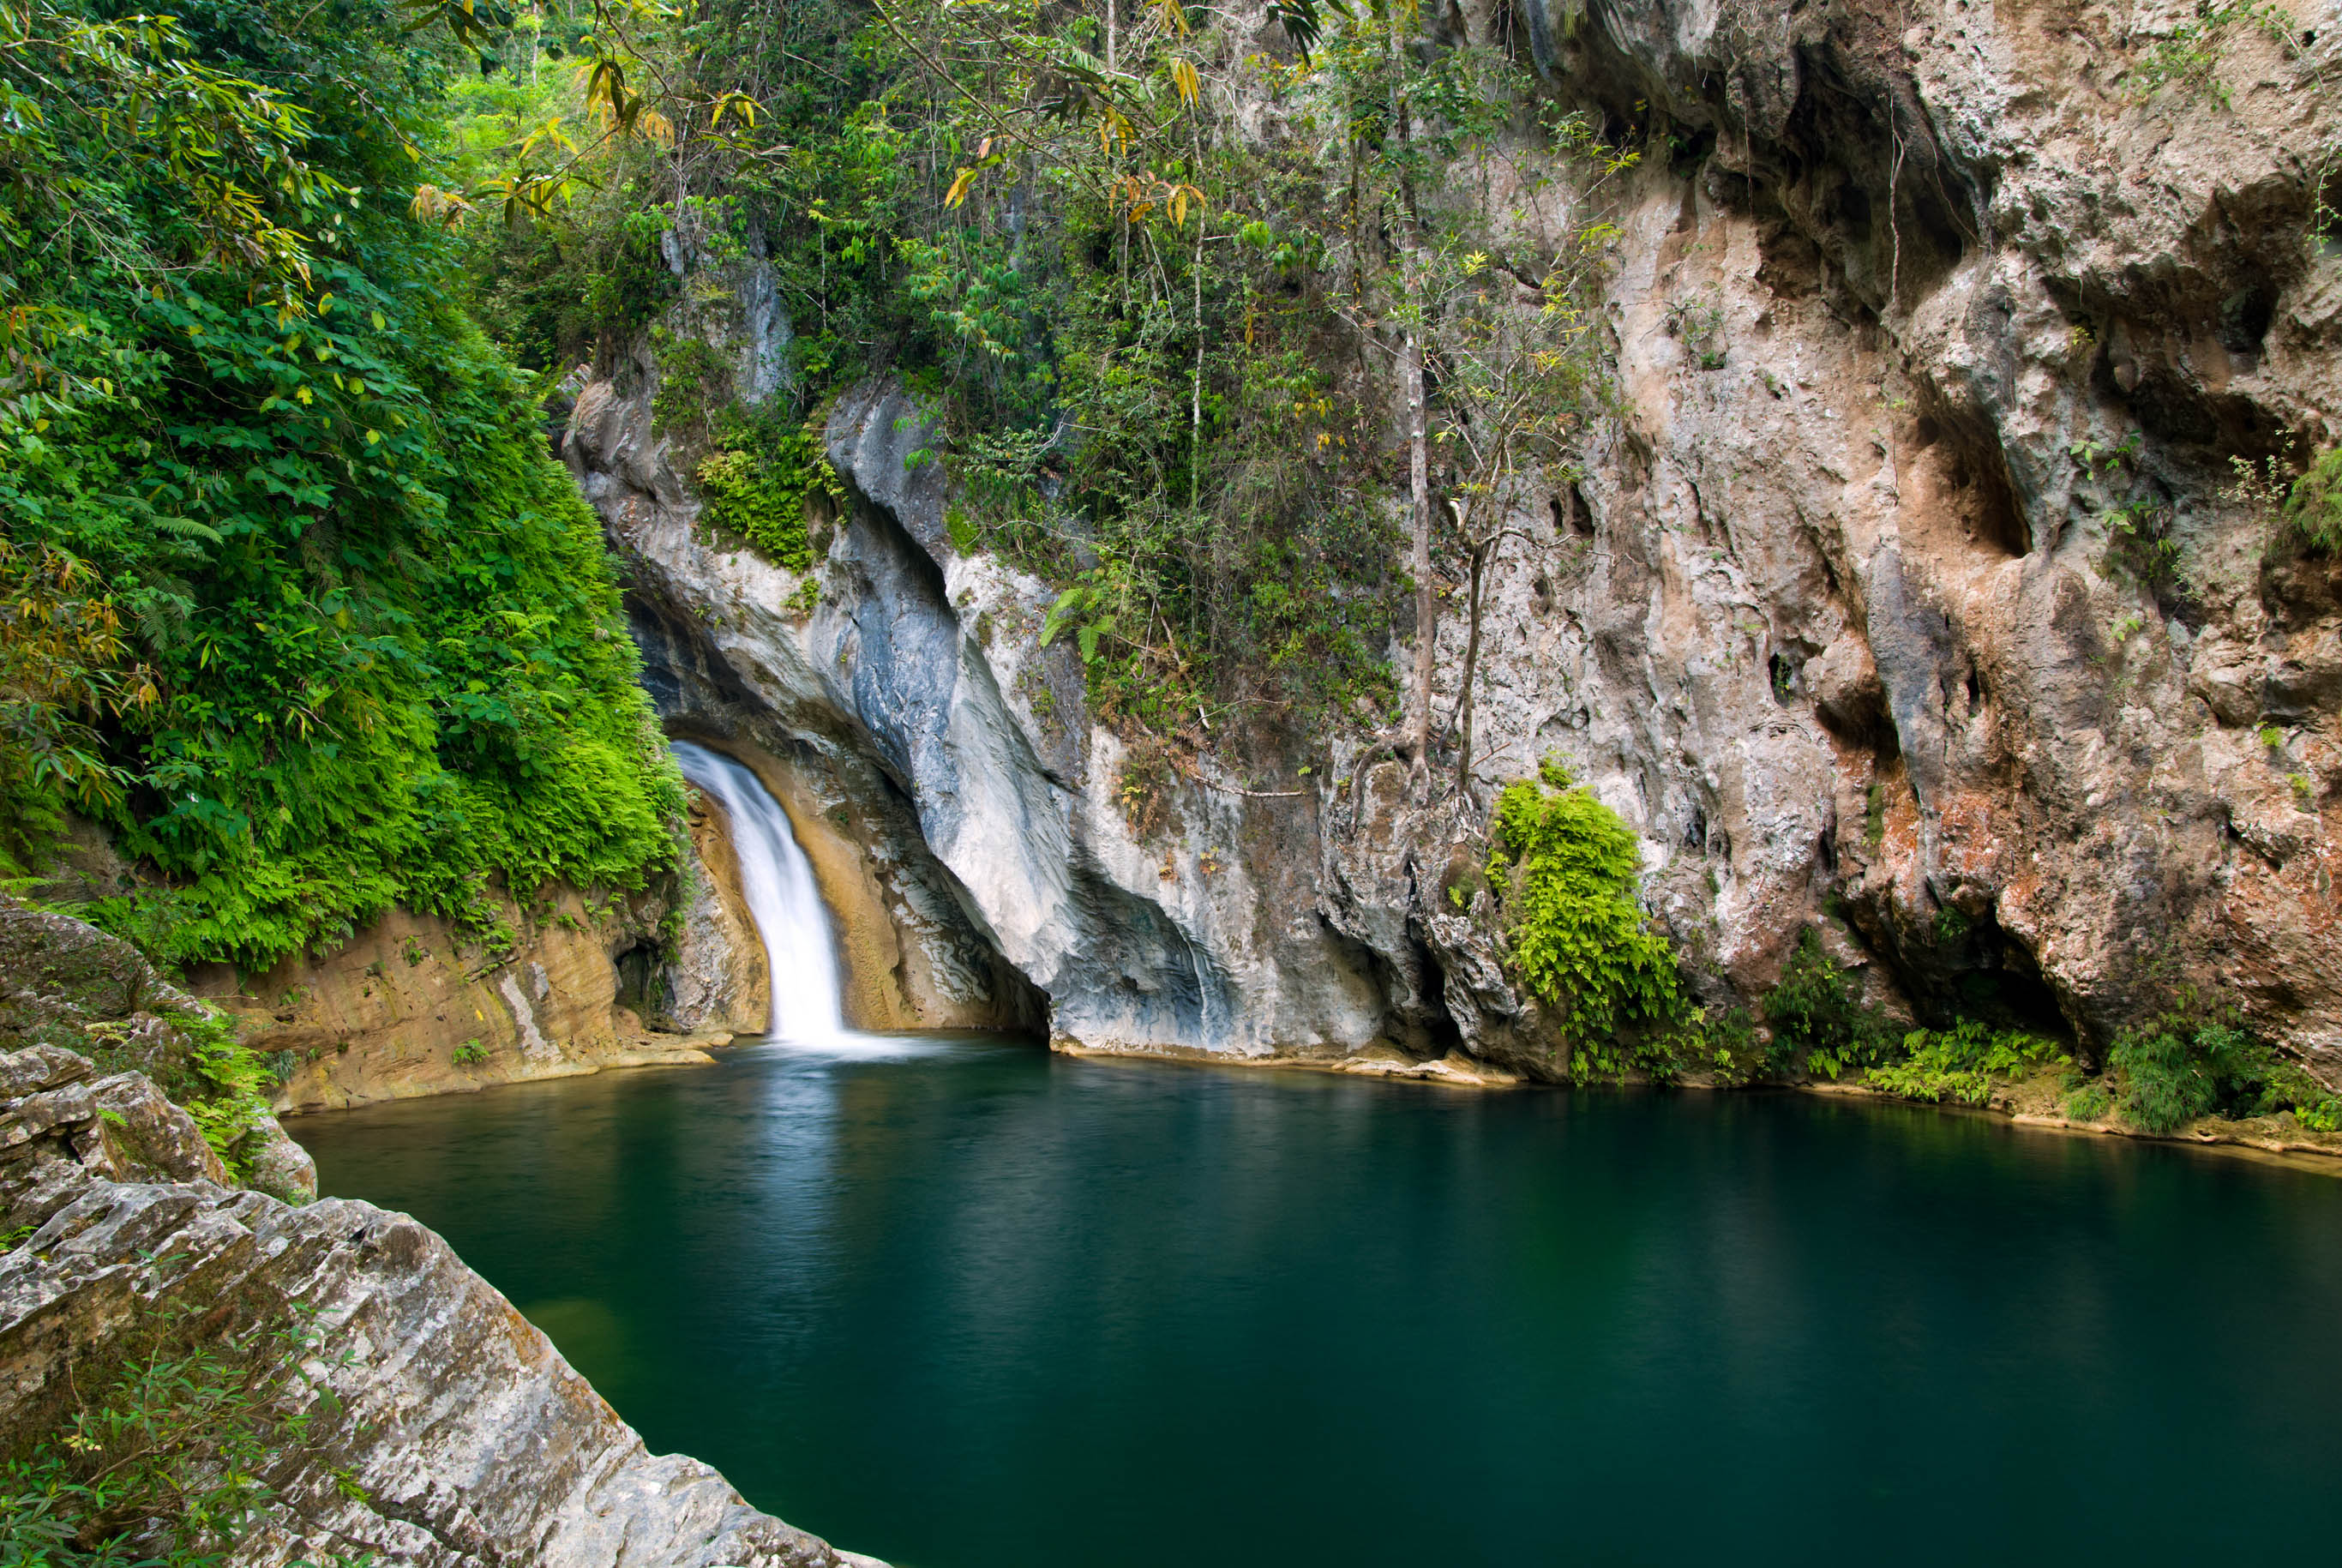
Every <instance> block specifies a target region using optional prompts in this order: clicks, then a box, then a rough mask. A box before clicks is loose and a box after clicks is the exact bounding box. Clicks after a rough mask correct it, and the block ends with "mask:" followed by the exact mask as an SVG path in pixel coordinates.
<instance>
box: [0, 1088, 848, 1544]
mask: <svg viewBox="0 0 2342 1568" xmlns="http://www.w3.org/2000/svg"><path fill="white" fill-rule="evenodd" d="M92 1071H93V1069H92V1068H91V1066H90V1064H89V1063H88V1062H87V1061H85V1059H84V1058H82V1057H81V1056H79V1055H76V1054H73V1053H71V1052H68V1051H65V1050H63V1049H60V1048H58V1047H55V1046H48V1045H35V1046H31V1047H27V1048H25V1049H22V1050H18V1051H15V1052H12V1053H9V1054H0V1233H5V1234H7V1235H8V1236H10V1237H12V1238H20V1239H18V1240H17V1242H16V1244H15V1246H14V1247H13V1249H12V1250H10V1251H8V1252H7V1253H5V1255H0V1369H5V1371H0V1443H5V1444H6V1446H7V1447H8V1448H9V1450H10V1451H11V1452H19V1453H21V1452H25V1451H26V1450H27V1449H29V1448H30V1446H31V1445H32V1444H33V1443H35V1442H39V1441H42V1440H44V1439H45V1440H47V1441H49V1442H51V1443H55V1441H56V1434H57V1433H58V1432H59V1430H60V1429H61V1423H62V1422H63V1421H64V1420H65V1419H66V1418H67V1417H69V1416H70V1415H71V1414H72V1413H73V1412H74V1410H75V1408H76V1407H77V1405H78V1404H80V1403H82V1402H87V1401H102V1400H103V1399H104V1398H105V1392H106V1391H105V1385H104V1373H105V1369H106V1368H108V1367H109V1366H112V1365H115V1364H117V1358H118V1357H119V1356H120V1355H121V1354H122V1353H125V1352H127V1351H129V1350H131V1349H132V1348H133V1347H134V1346H135V1348H136V1349H137V1350H138V1351H140V1352H142V1353H145V1352H148V1351H150V1350H151V1349H152V1348H153V1346H154V1345H155V1343H157V1335H163V1336H165V1337H166V1338H169V1339H171V1342H172V1343H179V1342H181V1341H184V1343H186V1344H187V1345H189V1346H191V1347H197V1346H201V1347H209V1348H210V1350H211V1352H212V1353H213V1354H214V1355H215V1356H216V1357H221V1358H225V1360H226V1361H227V1362H228V1363H231V1364H236V1365H239V1371H238V1372H237V1373H236V1378H237V1382H238V1384H239V1385H240V1386H243V1387H245V1388H248V1389H252V1388H256V1389H259V1390H262V1391H264V1392H265V1393H267V1395H268V1398H269V1401H270V1408H271V1413H272V1414H273V1415H274V1416H275V1418H276V1419H278V1420H279V1421H280V1422H281V1421H282V1420H283V1419H285V1418H287V1417H294V1416H298V1417H303V1418H305V1422H306V1424H305V1425H304V1426H303V1427H302V1428H301V1429H300V1436H299V1441H298V1442H297V1443H287V1444H284V1445H281V1446H271V1447H270V1448H269V1450H268V1452H267V1453H266V1454H265V1458H263V1459H262V1460H261V1462H260V1463H259V1464H258V1466H257V1469H256V1473H257V1475H258V1478H259V1480H260V1481H261V1482H262V1483H265V1485H266V1487H267V1488H268V1489H269V1492H270V1493H271V1494H272V1501H271V1502H270V1503H269V1505H268V1506H267V1507H266V1508H265V1509H264V1510H263V1512H262V1515H261V1517H260V1519H259V1520H258V1522H257V1523H255V1526H254V1527H253V1528H251V1529H250V1530H248V1531H247V1532H246V1533H244V1534H243V1536H242V1538H241V1539H240V1540H237V1541H236V1542H235V1543H234V1544H233V1545H232V1547H231V1549H230V1550H229V1551H228V1552H227V1554H226V1557H225V1561H227V1562H229V1563H235V1564H239V1565H250V1568H276V1565H278V1564H285V1563H293V1562H296V1561H301V1560H304V1559H306V1560H308V1561H313V1562H329V1561H333V1560H335V1557H336V1556H337V1555H339V1554H345V1553H354V1552H355V1553H367V1552H370V1553H375V1555H376V1558H377V1560H379V1561H382V1562H390V1563H415V1564H423V1565H429V1568H470V1565H475V1564H478V1565H485V1564H491V1563H536V1564H544V1565H546V1568H696V1565H699V1564H717V1563H722V1564H736V1565H741V1568H750V1565H754V1568H782V1565H784V1564H786V1568H848V1565H857V1564H859V1565H867V1564H868V1563H869V1562H870V1560H869V1559H866V1558H860V1557H856V1556H854V1555H852V1554H851V1553H839V1552H836V1551H833V1550H832V1549H831V1548H830V1547H828V1546H827V1545H826V1544H825V1543H822V1542H820V1541H818V1540H816V1539H815V1538H814V1537H812V1536H810V1535H807V1534H806V1533H803V1532H802V1531H797V1530H793V1529H791V1528H790V1527H789V1526H788V1525H786V1524H784V1523H781V1522H780V1521H779V1520H777V1519H774V1518H771V1517H769V1516H767V1515H765V1514H762V1513H757V1512H756V1510H755V1509H753V1508H750V1507H749V1506H748V1505H747V1503H745V1502H744V1501H743V1500H742V1499H741V1497H740V1495H739V1493H736V1492H735V1491H734V1490H733V1489H732V1488H731V1487H730V1486H729V1485H727V1484H726V1483H725V1481H724V1479H723V1477H721V1476H720V1475H718V1474H716V1473H715V1472H714V1471H713V1470H711V1469H709V1468H708V1467H707V1466H706V1465H705V1464H702V1463H698V1462H697V1461H696V1460H691V1459H686V1458H681V1457H678V1456H673V1455H667V1456H659V1455H653V1454H651V1453H647V1452H646V1450H645V1449H644V1447H643V1443H642V1440H641V1439H640V1438H639V1437H637V1436H636V1435H635V1433H634V1432H633V1431H632V1430H631V1429H630V1428H628V1427H627V1426H626V1423H624V1422H622V1421H620V1420H619V1419H618V1417H617V1415H616V1413H614V1412H613V1411H612V1410H611V1409H610V1407H609V1406H608V1405H607V1404H606V1403H604V1402H603V1401H602V1400H601V1398H600V1397H599V1396H598V1395H596V1393H594V1391H593V1389H592V1388H591V1387H589V1386H588V1385H587V1384H586V1381H585V1379H583V1378H581V1377H579V1376H578V1375H577V1373H575V1372H574V1371H572V1370H571V1368H570V1366H569V1364H568V1363H566V1362H565V1361H564V1360H563V1359H562V1358H561V1355H560V1353H558V1352H556V1351H555V1349H554V1348H553V1346H552V1344H551V1343H550V1342H549V1341H547V1340H546V1339H545V1335H544V1334H542V1333H539V1332H538V1331H537V1330H536V1329H535V1328H534V1327H533V1326H531V1325H530V1324H529V1323H528V1322H527V1321H526V1320H525V1319H524V1318H523V1317H522V1316H521V1315H520V1314H519V1313H517V1312H515V1310H514V1309H513V1306H512V1304H511V1303H509V1302H507V1301H505V1299H504V1297H502V1296H501V1295H499V1294H497V1293H496V1292H495V1290H494V1289H492V1288H491V1287H490V1286H489V1285H488V1284H487V1283H486V1282H485V1281H484V1280H482V1279H481V1278H480V1277H479V1276H478V1275H477V1274H475V1273H472V1272H471V1271H470V1270H469V1269H467V1268H465V1266H464V1265H463V1263H461V1262H460V1261H459V1260H458V1259H457V1258H456V1257H455V1254H454V1253H452V1252H450V1251H449V1250H448V1248H447V1244H446V1243H445V1242H443V1241H441V1240H440V1239H439V1238H438V1237H437V1236H435V1235H434V1234H433V1233H431V1232H429V1231H427V1230H425V1228H424V1227H422V1226H421V1225H418V1224H416V1223H415V1222H414V1221H413V1220H410V1219H408V1218H406V1217H405V1215H403V1214H394V1213H385V1212H383V1211H382V1210H380V1209H376V1208H375V1207H373V1206H372V1205H370V1204H366V1203H350V1202H346V1201H344V1200H341V1199H327V1200H325V1201H323V1202H320V1203H311V1204H309V1205H307V1206H306V1207H299V1208H296V1207H294V1206H292V1205H290V1204H288V1203H283V1202H281V1201H279V1200H278V1199H275V1198H273V1197H270V1196H267V1195H266V1194H265V1193H256V1192H245V1191H238V1190H235V1189H234V1188H232V1187H229V1186H227V1185H225V1184H224V1183H225V1172H224V1170H223V1169H222V1168H221V1166H220V1164H219V1162H218V1160H217V1159H216V1158H215V1156H213V1155H212V1154H211V1152H210V1150H209V1149H208V1148H207V1147H205V1144H204V1142H203V1139H202V1137H201V1135H200V1134H198V1133H197V1132H196V1130H195V1124H194V1123H193V1122H192V1121H191V1120H190V1119H189V1118H188V1116H187V1114H186V1113H185V1112H184V1111H182V1110H180V1109H179V1108H178V1107H176V1106H175V1105H173V1104H170V1103H169V1102H168V1101H167V1100H165V1099H164V1097H163V1096H162V1094H160V1092H159V1091H157V1090H156V1089H155V1085H154V1084H152V1083H150V1082H148V1081H147V1080H146V1079H145V1077H143V1076H142V1075H139V1074H118V1075H115V1076H113V1077H108V1078H104V1079H99V1080H97V1081H95V1082H92V1081H91V1074H92ZM288 1354H293V1355H297V1356H299V1357H300V1358H301V1360H300V1364H299V1365H298V1366H297V1368H296V1367H295V1366H293V1365H291V1364H267V1363H265V1358H270V1357H277V1358H282V1357H284V1356H286V1355H288ZM255 1358H261V1360H262V1364H256V1365H255V1366H253V1367H252V1369H251V1371H250V1372H249V1373H245V1372H244V1371H243V1370H241V1363H245V1362H247V1361H252V1360H254V1359H255ZM194 1431H195V1435H194V1437H193V1438H192V1439H187V1438H185V1434H184V1433H183V1441H192V1442H194V1443H196V1444H197V1445H198V1447H200V1444H201V1443H203V1442H204V1441H205V1437H204V1428H203V1426H202V1424H201V1423H196V1425H195V1429H194ZM190 1457H199V1455H196V1454H194V1453H191V1454H190Z"/></svg>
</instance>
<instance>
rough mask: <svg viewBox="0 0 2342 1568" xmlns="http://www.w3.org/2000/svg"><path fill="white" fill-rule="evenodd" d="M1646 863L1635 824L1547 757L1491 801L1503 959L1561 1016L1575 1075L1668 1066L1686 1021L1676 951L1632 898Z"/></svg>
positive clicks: (1491, 877)
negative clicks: (1505, 943)
mask: <svg viewBox="0 0 2342 1568" xmlns="http://www.w3.org/2000/svg"><path fill="white" fill-rule="evenodd" d="M1641 868H1642V857H1641V854H1640V853H1639V849H1638V846H1637V844H1636V838H1635V834H1634V832H1633V830H1632V829H1630V828H1628V827H1627V825H1626V823H1624V822H1623V821H1621V820H1620V819H1619V816H1618V814H1617V813H1616V812H1614V811H1612V810H1611V809H1610V808H1609V807H1608V806H1606V805H1604V804H1602V803H1601V802H1600V801H1598V800H1596V799H1595V798H1594V796H1593V794H1591V793H1589V792H1588V791H1587V790H1586V788H1585V787H1584V786H1583V785H1581V784H1575V783H1574V782H1573V781H1572V779H1571V777H1570V775H1569V772H1568V770H1567V769H1566V768H1565V767H1564V766H1562V764H1560V763H1558V762H1556V761H1555V760H1554V759H1552V758H1547V759H1546V762H1545V763H1544V764H1542V766H1540V768H1539V769H1538V778H1537V780H1536V781H1534V782H1533V781H1529V780H1522V781H1520V782H1518V783H1516V784H1508V785H1506V788H1505V791H1504V793H1503V794H1501V795H1499V796H1498V797H1497V799H1496V835H1495V844H1494V846H1493V847H1492V849H1491V851H1490V854H1489V856H1488V865H1487V875H1488V884H1489V886H1490V888H1491V889H1493V890H1494V891H1495V893H1496V896H1497V898H1498V899H1499V900H1501V901H1502V904H1503V906H1504V908H1505V912H1506V923H1507V926H1508V935H1509V938H1510V951H1509V954H1508V956H1509V957H1510V959H1511V962H1512V966H1513V969H1514V971H1515V973H1516V974H1518V975H1519V976H1520V978H1521V981H1522V983H1523V984H1525V985H1526V986H1527V988H1528V990H1529V992H1530V993H1531V994H1533V995H1535V996H1536V999H1537V1000H1538V1001H1539V1002H1541V1003H1543V1004H1546V1006H1547V1007H1550V1008H1552V1009H1554V1010H1555V1011H1556V1013H1558V1014H1560V1015H1561V1016H1562V1018H1563V1020H1564V1022H1565V1026H1566V1030H1567V1033H1568V1035H1569V1039H1570V1043H1571V1059H1570V1070H1571V1074H1572V1075H1573V1076H1574V1077H1576V1078H1578V1079H1579V1080H1581V1081H1584V1080H1589V1079H1598V1078H1613V1079H1615V1078H1620V1077H1623V1076H1625V1074H1626V1073H1627V1071H1629V1070H1630V1069H1633V1068H1642V1069H1644V1070H1646V1071H1652V1070H1654V1069H1656V1070H1657V1071H1656V1075H1659V1076H1667V1075H1671V1070H1672V1067H1673V1064H1674V1061H1675V1052H1674V1051H1673V1050H1672V1048H1671V1045H1670V1041H1671V1038H1672V1035H1673V1034H1675V1033H1676V1032H1677V1031H1679V1030H1680V1029H1681V1028H1682V1027H1683V1026H1684V1025H1685V1024H1686V1023H1687V1022H1688V1021H1689V1019H1690V1011H1691V1010H1690V1008H1689V1006H1688V1004H1686V999H1685V996H1684V993H1683V987H1682V982H1681V978H1680V976H1679V974H1678V973H1677V970H1676V954H1675V949H1674V948H1673V947H1672V946H1670V945H1669V944H1668V942H1667V939H1666V937H1665V936H1664V935H1662V934H1660V933H1659V932H1658V931H1657V930H1656V928H1655V927H1654V925H1653V924H1652V922H1651V919H1650V917H1649V916H1648V915H1647V914H1645V913H1644V911H1643V907H1642V904H1641V903H1640V901H1639V900H1638V899H1637V897H1636V889H1637V886H1638V874H1639V872H1640V871H1641Z"/></svg>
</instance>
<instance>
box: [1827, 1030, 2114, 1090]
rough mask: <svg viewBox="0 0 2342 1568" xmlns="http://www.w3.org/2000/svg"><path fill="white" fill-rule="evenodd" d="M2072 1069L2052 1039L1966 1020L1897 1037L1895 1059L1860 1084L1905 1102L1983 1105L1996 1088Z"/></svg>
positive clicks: (1875, 1070) (1877, 1069)
mask: <svg viewBox="0 0 2342 1568" xmlns="http://www.w3.org/2000/svg"><path fill="white" fill-rule="evenodd" d="M2072 1065H2073V1058H2072V1057H2071V1056H2069V1055H2067V1054H2066V1052H2065V1051H2064V1050H2063V1049H2062V1048H2061V1047H2060V1046H2058V1044H2057V1043H2056V1042H2055V1041H2051V1040H2045V1039H2043V1038H2042V1037H2041V1036H2039V1035H2037V1034H2027V1033H2026V1032H2025V1031H2024V1030H2021V1029H1993V1028H1990V1027H1988V1026H1987V1025H1986V1024H1981V1023H1978V1022H1977V1020H1975V1019H1973V1018H1967V1019H1962V1020H1961V1021H1960V1022H1959V1023H1958V1024H1955V1025H1954V1026H1953V1027H1951V1028H1949V1029H1942V1030H1937V1029H1914V1030H1912V1031H1911V1032H1910V1033H1909V1034H1906V1035H1904V1036H1903V1042H1902V1054H1901V1057H1900V1058H1899V1059H1898V1060H1896V1061H1891V1062H1883V1063H1880V1064H1878V1065H1877V1066H1875V1067H1872V1068H1870V1069H1869V1070H1868V1072H1867V1074H1865V1082H1867V1083H1868V1084H1870V1086H1871V1087H1872V1088H1874V1089H1880V1090H1884V1091H1885V1092H1886V1093H1887V1094H1896V1095H1900V1096H1901V1097H1902V1098H1904V1099H1906V1100H1928V1101H1935V1102H1937V1103H1944V1102H1949V1103H1951V1104H1960V1105H1983V1104H1989V1103H1990V1101H1991V1099H1992V1092H1993V1088H1994V1086H1995V1085H1996V1084H2003V1083H2008V1082H2012V1081H2015V1080H2017V1079H2022V1078H2027V1077H2030V1076H2032V1075H2033V1074H2034V1073H2035V1072H2036V1071H2037V1070H2039V1069H2042V1068H2063V1067H2071V1066H2072Z"/></svg>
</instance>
